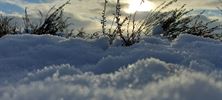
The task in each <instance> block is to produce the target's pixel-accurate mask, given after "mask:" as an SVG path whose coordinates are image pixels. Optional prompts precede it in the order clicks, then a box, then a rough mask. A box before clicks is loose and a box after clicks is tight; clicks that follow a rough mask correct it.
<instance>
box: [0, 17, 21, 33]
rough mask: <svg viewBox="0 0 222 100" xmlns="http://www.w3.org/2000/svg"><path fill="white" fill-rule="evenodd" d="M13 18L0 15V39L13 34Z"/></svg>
mask: <svg viewBox="0 0 222 100" xmlns="http://www.w3.org/2000/svg"><path fill="white" fill-rule="evenodd" d="M12 20H13V18H10V17H6V16H3V15H0V37H2V36H4V35H6V34H15V33H16V29H17V28H16V25H12Z"/></svg>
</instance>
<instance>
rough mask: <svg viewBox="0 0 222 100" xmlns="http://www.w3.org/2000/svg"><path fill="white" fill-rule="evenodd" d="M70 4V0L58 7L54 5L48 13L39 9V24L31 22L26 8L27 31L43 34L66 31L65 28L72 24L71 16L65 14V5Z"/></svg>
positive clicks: (25, 23)
mask: <svg viewBox="0 0 222 100" xmlns="http://www.w3.org/2000/svg"><path fill="white" fill-rule="evenodd" d="M67 4H70V0H69V1H67V2H66V3H64V4H63V5H61V6H60V7H58V8H55V6H53V7H52V8H51V9H50V10H49V11H48V12H47V14H45V15H44V14H43V12H41V11H39V15H40V20H39V23H38V24H34V23H32V22H31V20H30V18H29V15H28V12H27V9H26V10H25V17H24V18H23V20H24V25H25V32H27V33H31V34H36V35H42V34H51V35H58V34H57V33H58V32H65V30H66V29H67V28H68V27H69V26H70V25H71V24H70V23H68V21H69V17H65V16H64V13H63V11H64V7H65V6H66V5H67Z"/></svg>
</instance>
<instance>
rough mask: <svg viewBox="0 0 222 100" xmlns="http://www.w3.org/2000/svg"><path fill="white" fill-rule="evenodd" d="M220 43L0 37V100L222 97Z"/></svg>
mask: <svg viewBox="0 0 222 100" xmlns="http://www.w3.org/2000/svg"><path fill="white" fill-rule="evenodd" d="M221 71H222V42H220V41H215V40H210V39H204V38H201V37H195V36H191V35H181V36H179V37H178V38H177V39H176V40H174V41H171V42H170V41H168V40H166V39H162V38H160V37H155V36H153V37H147V38H144V39H142V41H141V42H140V43H138V44H135V45H133V46H131V47H122V46H121V45H119V44H118V41H117V42H116V43H115V44H114V45H113V46H108V41H107V39H106V38H100V39H96V40H83V39H65V38H62V37H55V36H50V35H44V36H34V35H12V36H11V35H7V36H4V37H3V38H0V100H222V72H221Z"/></svg>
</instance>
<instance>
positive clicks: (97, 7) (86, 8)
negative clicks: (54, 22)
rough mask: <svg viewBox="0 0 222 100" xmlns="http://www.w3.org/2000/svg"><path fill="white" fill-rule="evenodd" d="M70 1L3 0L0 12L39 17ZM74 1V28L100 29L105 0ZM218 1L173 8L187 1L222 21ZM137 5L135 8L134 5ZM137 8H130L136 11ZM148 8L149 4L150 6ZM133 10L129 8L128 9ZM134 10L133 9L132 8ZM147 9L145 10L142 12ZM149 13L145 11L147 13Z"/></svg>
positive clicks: (70, 8) (68, 11) (126, 1)
mask: <svg viewBox="0 0 222 100" xmlns="http://www.w3.org/2000/svg"><path fill="white" fill-rule="evenodd" d="M66 1H67V0H62V1H60V0H7V1H4V0H0V13H1V14H2V15H6V16H14V17H18V18H21V17H22V16H23V15H24V10H25V8H26V7H27V8H28V13H29V14H30V15H31V17H32V18H33V19H35V18H36V16H38V15H37V13H38V10H41V11H43V12H47V11H48V10H49V9H50V8H51V7H52V6H56V7H58V6H60V5H61V4H63V3H64V2H66ZM85 1H87V0H71V4H70V5H67V6H66V7H65V9H64V10H65V15H66V16H69V17H71V21H70V22H72V23H73V24H74V26H73V27H72V28H74V29H80V28H82V27H83V28H84V29H85V30H86V31H94V32H95V31H98V30H100V29H101V28H100V27H101V24H100V20H101V13H102V9H103V2H104V1H103V0H90V1H87V2H85ZM108 1H109V5H108V7H109V9H108V10H109V12H110V16H112V12H114V11H113V10H111V9H112V8H113V9H114V7H115V6H114V5H115V4H114V3H115V0H108ZM132 1H133V0H122V1H121V2H122V5H121V6H122V8H123V11H122V13H123V15H124V14H129V13H128V12H130V11H128V12H127V9H128V8H129V7H130V2H132ZM146 1H148V2H151V3H153V4H154V5H155V6H157V5H158V4H160V3H162V2H163V1H165V0H146ZM218 2H219V0H204V1H203V0H195V1H192V0H186V1H182V0H178V2H177V3H176V4H174V5H173V6H171V8H172V7H175V8H176V7H180V6H181V5H183V4H186V5H187V6H186V8H187V9H194V11H193V12H192V13H191V14H198V13H200V12H201V11H202V10H206V12H205V13H204V15H205V16H206V17H207V18H209V19H219V20H220V21H221V19H222V18H221V16H222V15H221V14H220V13H218V11H219V10H218V9H217V7H218V6H220V4H219V3H218ZM134 8H135V7H134ZM134 8H131V10H133V9H134ZM148 8H149V7H148ZM129 9H130V8H129ZM149 9H150V8H149ZM133 12H134V11H133ZM143 12H144V11H143ZM145 13H146V12H144V14H145Z"/></svg>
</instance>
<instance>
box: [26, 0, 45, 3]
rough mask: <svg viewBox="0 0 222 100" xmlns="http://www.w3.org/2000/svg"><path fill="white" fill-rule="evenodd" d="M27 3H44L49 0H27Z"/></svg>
mask: <svg viewBox="0 0 222 100" xmlns="http://www.w3.org/2000/svg"><path fill="white" fill-rule="evenodd" d="M25 1H26V2H29V3H43V2H48V1H49V0H25Z"/></svg>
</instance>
